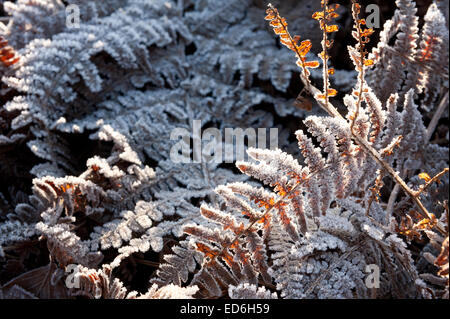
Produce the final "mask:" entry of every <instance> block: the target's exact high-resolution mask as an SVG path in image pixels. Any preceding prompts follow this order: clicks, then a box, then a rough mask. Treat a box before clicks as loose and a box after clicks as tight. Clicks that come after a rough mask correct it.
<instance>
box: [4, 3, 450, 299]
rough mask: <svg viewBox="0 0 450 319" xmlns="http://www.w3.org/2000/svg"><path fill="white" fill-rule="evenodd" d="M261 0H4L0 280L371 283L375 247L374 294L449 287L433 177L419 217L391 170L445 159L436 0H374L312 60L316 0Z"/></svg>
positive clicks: (158, 289)
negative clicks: (363, 28) (378, 2)
mask: <svg viewBox="0 0 450 319" xmlns="http://www.w3.org/2000/svg"><path fill="white" fill-rule="evenodd" d="M263 2H264V1H251V0H230V1H220V0H153V1H148V0H110V1H88V0H68V1H60V0H32V1H30V0H16V1H3V2H2V5H3V10H0V15H1V14H4V15H5V16H1V17H0V77H1V82H2V83H1V86H0V101H1V107H0V176H1V180H0V278H1V280H3V278H8V282H3V281H1V282H0V299H1V298H44V299H48V298H76V297H77V296H83V297H87V298H93V299H98V298H103V299H191V298H226V299H228V298H230V299H276V298H371V297H374V290H373V289H372V290H371V289H370V288H368V287H367V285H366V283H365V279H366V277H367V267H368V266H370V265H376V266H378V267H379V269H380V278H379V279H380V283H381V287H380V288H379V290H377V291H376V293H377V294H376V297H378V298H419V297H420V298H429V297H431V296H438V297H441V296H445V288H446V287H447V290H448V276H447V277H445V269H446V268H445V267H446V265H447V267H448V259H447V264H445V256H444V255H445V254H443V253H441V255H439V252H445V249H446V246H445V243H446V241H445V236H444V235H445V234H443V233H442V229H441V230H436V229H437V228H439V226H441V225H446V224H448V221H446V220H445V218H444V217H445V209H444V207H445V205H446V204H445V203H446V202H445V199H446V196H447V195H448V180H444V179H443V178H442V179H441V180H440V181H439V183H432V184H431V185H428V186H429V187H428V186H427V187H428V188H427V189H426V190H425V191H424V192H423V193H422V194H421V196H419V197H418V200H421V201H422V202H423V203H424V207H425V206H426V207H425V208H426V209H428V210H429V211H432V212H433V214H434V215H433V216H431V215H430V216H429V217H430V218H431V217H433V218H434V216H435V217H436V220H439V222H436V221H435V220H434V219H433V218H431V219H432V220H431V221H428V219H427V220H424V221H422V223H421V224H420V223H419V224H417V222H418V220H416V219H411V220H407V219H405V218H406V217H407V216H409V214H412V213H413V212H415V211H417V210H418V207H417V206H415V202H417V200H416V201H413V200H411V199H410V198H409V197H408V196H406V195H408V194H409V193H408V192H402V191H401V187H400V186H399V185H400V184H399V183H398V179H396V178H393V177H396V176H397V175H398V176H399V178H400V177H401V178H402V179H404V181H405V183H406V184H407V186H408V187H411V188H412V189H413V190H414V191H415V190H418V189H419V190H420V187H423V185H424V184H425V182H424V179H426V177H421V176H425V175H419V176H417V174H419V173H421V172H426V173H427V174H429V175H430V176H434V175H435V174H437V173H439V172H441V171H442V170H443V169H444V168H445V167H447V166H448V145H447V144H446V143H447V142H448V127H447V130H446V127H444V126H445V125H443V124H442V123H443V122H444V117H448V111H447V110H446V109H445V105H446V103H447V102H448V100H446V98H445V96H446V95H445V94H447V98H448V93H447V91H448V65H444V66H443V65H442V61H447V59H448V27H447V24H448V22H447V21H448V13H446V12H444V11H445V10H443V8H445V4H443V2H433V3H432V4H431V5H430V6H429V7H428V8H427V10H426V12H425V11H424V12H425V13H424V14H422V15H421V16H420V17H419V13H420V12H418V10H417V5H416V3H415V2H414V1H412V0H397V1H395V4H394V3H392V4H387V5H386V7H388V8H389V9H392V12H394V14H393V16H392V17H391V18H390V19H389V20H387V21H385V23H384V26H383V28H382V30H379V31H380V34H379V39H380V41H379V43H378V44H374V46H373V49H372V52H371V53H369V52H367V55H366V56H365V57H366V58H367V59H371V60H370V61H368V60H366V61H365V62H366V64H365V65H364V66H362V64H361V60H359V59H358V58H360V54H362V53H361V52H364V50H359V49H364V48H360V47H359V46H361V45H362V44H361V43H352V44H351V45H349V46H348V47H347V49H348V53H349V54H350V60H351V62H353V63H354V65H355V68H354V69H353V68H351V69H352V70H334V69H332V70H331V67H332V65H331V64H332V63H331V60H330V61H329V62H330V70H329V72H328V73H323V72H322V71H321V68H317V69H314V70H313V67H312V66H313V65H315V62H314V60H319V57H320V55H319V56H316V54H317V53H318V52H319V51H320V44H321V41H322V36H323V33H322V30H321V28H320V26H319V25H317V23H316V21H314V19H311V16H312V14H313V13H314V11H319V14H318V15H316V17H317V16H320V12H322V11H320V10H322V9H321V4H320V2H318V1H314V0H299V1H294V0H286V1H284V0H283V1H277V0H274V5H277V6H278V7H279V13H280V14H282V13H283V16H284V12H286V18H287V20H286V21H284V20H283V19H281V18H280V17H277V16H276V15H275V13H274V12H275V11H271V10H270V8H272V7H269V10H268V11H267V12H266V9H267V8H266V7H265V4H263ZM323 3H326V1H323ZM447 7H448V4H447ZM70 8H77V10H78V9H79V12H80V24H79V25H78V26H76V27H73V26H70V23H68V20H67V18H68V16H67V14H68V11H67V10H68V9H70ZM272 10H274V8H272ZM349 10H350V7H347V8H344V6H342V7H341V8H340V9H339V10H338V11H336V12H337V13H339V14H340V15H341V16H342V17H343V18H342V19H339V20H337V21H336V23H337V26H338V27H339V28H338V29H340V31H339V32H343V33H345V32H347V31H348V30H349V28H350V27H351V23H350V21H351V17H352V12H351V11H349ZM277 12H278V11H277ZM420 14H421V13H420ZM446 14H447V15H446ZM266 15H268V17H266V20H267V21H266V20H265V19H264V17H265V16H266ZM271 15H272V17H271ZM344 17H345V18H344ZM319 20H320V17H319ZM268 21H269V25H268V23H267V22H268ZM287 21H289V31H290V32H291V34H289V36H288V34H287V33H286V32H287V31H286V28H285V27H286V26H284V27H283V28H281V29H280V24H284V23H286V22H287ZM422 21H423V23H422ZM273 27H274V28H275V29H274V30H275V33H276V35H274V34H273V33H272V30H271V29H272V28H273ZM322 29H323V28H322ZM305 32H306V33H305ZM297 33H300V34H301V41H304V42H299V43H298V45H296V46H294V44H293V43H291V40H292V38H291V37H290V35H292V36H293V39H295V42H297V40H298V38H297V37H294V36H295V35H296V34H297ZM326 33H327V34H328V36H329V38H328V40H331V41H330V42H328V44H330V45H331V44H332V42H333V41H334V40H336V39H337V40H340V39H344V40H345V41H334V42H336V43H334V44H333V46H335V47H336V51H339V50H341V49H342V48H343V46H342V44H341V43H337V42H342V43H345V45H347V44H348V41H347V40H348V38H350V37H351V32H349V35H345V34H343V33H342V34H343V35H344V36H345V37H343V38H341V37H340V35H338V36H337V37H335V35H334V34H332V33H333V32H326ZM369 33H370V32H369ZM337 34H339V33H337ZM279 36H280V37H281V40H282V42H281V43H282V44H284V45H285V46H287V47H290V49H291V51H289V50H287V49H286V48H284V47H283V45H280V44H279V42H278V41H279V39H278V37H279ZM347 36H348V38H347ZM353 36H354V37H355V33H354V34H353ZM306 37H308V39H307V38H306ZM356 38H357V36H356ZM367 38H369V37H367ZM353 40H354V39H351V41H353ZM309 41H310V42H309ZM324 43H325V42H324ZM325 44H327V43H325ZM309 45H312V47H313V50H311V51H309ZM338 45H339V46H338ZM352 45H353V46H352ZM302 46H303V47H302ZM333 46H332V47H333ZM301 47H302V50H300V48H301ZM305 47H307V50H306V49H305ZM298 50H300V51H302V52H306V51H308V52H306V53H304V56H302V54H301V52H300V53H299V52H298ZM292 51H294V52H295V51H297V52H295V54H294V53H293V52H292ZM341 51H344V53H347V50H345V48H344V50H341ZM313 52H315V53H313ZM328 53H329V54H331V53H332V51H329V52H328ZM333 54H334V53H333ZM341 54H342V53H341V52H339V55H338V56H337V57H336V60H338V59H340V58H341ZM297 55H298V56H297ZM299 56H301V58H300V60H299ZM323 57H324V55H322V58H323ZM296 58H297V61H300V62H302V61H303V60H302V58H304V59H305V61H308V63H309V65H310V66H311V67H308V68H311V72H310V76H309V74H308V76H306V75H307V72H304V71H303V70H302V69H301V68H300V69H299V67H301V66H302V63H300V62H298V63H297V64H296V63H295V61H296V60H295V59H296ZM325 60H326V59H325ZM332 60H333V59H332ZM305 61H303V62H305ZM340 64H341V63H340ZM345 64H346V62H345V61H344V62H343V63H342V65H345ZM358 64H359V65H358ZM372 64H373V65H372ZM317 66H319V63H318V64H317ZM323 74H326V76H325V79H322V76H323ZM299 75H300V77H299ZM327 76H328V77H329V78H328V77H327ZM322 80H325V81H324V82H322ZM318 83H325V84H326V83H330V84H332V85H333V87H336V88H337V89H338V90H339V92H338V94H337V95H336V96H335V97H333V98H328V97H325V96H324V97H323V98H322V97H320V95H321V94H320V93H321V92H319V91H320V90H319V89H317V88H316V87H315V86H316V85H317V84H318ZM318 86H319V87H321V84H319V85H318ZM330 92H331V91H330ZM338 99H340V100H341V101H339V102H338ZM333 104H335V105H336V107H335V106H334V105H333ZM334 109H335V111H333V110H334ZM341 114H342V115H341ZM356 115H357V116H356ZM230 128H232V129H234V137H233V136H232V137H231V138H229V136H226V132H228V130H229V129H230ZM239 129H242V131H243V132H244V133H243V135H242V136H238V135H239V133H237V132H238V131H239ZM269 129H270V134H269ZM263 131H264V132H265V133H266V135H264V134H263V133H264V132H263ZM212 132H214V134H212ZM252 132H255V134H256V135H255V136H252ZM272 132H276V134H275V135H272V134H273V133H272ZM178 133H180V134H178ZM205 133H211V134H212V135H214V138H213V139H209V140H208V138H207V136H208V134H205ZM177 134H178V135H177ZM202 134H203V135H202ZM211 134H210V135H211ZM445 134H447V136H446V137H445ZM260 135H261V136H260ZM269 135H270V136H269ZM253 137H255V138H253ZM255 139H256V141H255ZM276 141H277V143H275V142H276ZM240 146H243V147H242V148H240ZM230 150H231V151H230ZM239 152H241V153H242V154H239ZM176 155H178V157H177V159H175V158H174V156H175V157H176ZM240 155H243V156H240ZM388 168H389V169H388ZM396 185H397V186H396ZM403 187H404V186H403ZM409 195H411V194H409ZM419 208H421V207H419ZM419 214H420V212H419ZM422 217H423V216H422ZM432 223H435V224H433V226H429V225H431V224H432ZM405 225H406V226H411V227H416V228H417V227H419V226H420V227H422V228H420V229H419V231H418V232H419V233H418V234H416V233H415V232H414V231H416V230H417V229H416V230H411V229H405V228H404V227H405ZM436 225H437V226H436ZM435 226H436V227H435ZM427 227H429V228H427ZM433 227H435V228H433ZM438 231H439V232H438ZM444 231H447V232H448V229H444ZM419 235H420V236H427V238H428V239H429V243H427V244H426V247H427V248H426V249H423V251H421V252H420V254H419V253H416V252H414V253H412V250H411V247H410V246H411V245H407V244H406V243H407V242H411V240H415V239H416V238H415V237H417V236H419ZM411 236H412V238H411ZM420 236H419V237H420ZM447 236H448V235H447ZM421 243H423V241H422V242H421ZM420 245H422V244H420ZM420 245H419V246H417V247H421V246H420ZM447 245H448V237H447ZM414 247H415V246H414ZM425 250H426V251H425ZM447 251H448V246H447ZM418 255H420V256H418ZM438 256H441V257H438ZM442 256H444V257H442ZM33 261H36V263H38V265H31V263H32V262H33ZM425 262H427V263H431V264H433V265H434V266H436V267H434V266H433V267H434V268H436V269H435V270H436V271H435V272H434V273H433V274H430V273H427V271H429V269H430V268H432V267H431V266H429V265H428V264H425ZM424 264H425V266H424ZM437 269H439V270H437ZM447 269H448V268H447ZM70 270H75V272H73V276H74V277H73V278H75V280H77V281H78V282H79V283H80V285H79V287H72V288H70V287H68V286H67V285H66V279H70V278H72V277H69V274H71V272H70ZM440 274H444V276H442V275H440ZM73 278H72V279H73ZM142 278H144V279H145V280H146V281H147V282H144V283H143V282H142ZM445 278H447V281H445ZM447 296H448V292H447Z"/></svg>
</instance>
